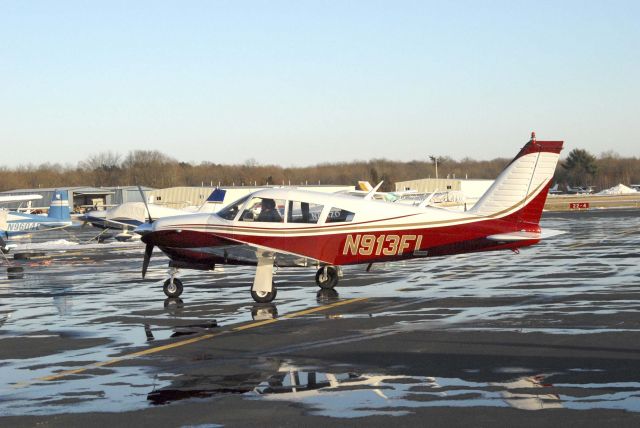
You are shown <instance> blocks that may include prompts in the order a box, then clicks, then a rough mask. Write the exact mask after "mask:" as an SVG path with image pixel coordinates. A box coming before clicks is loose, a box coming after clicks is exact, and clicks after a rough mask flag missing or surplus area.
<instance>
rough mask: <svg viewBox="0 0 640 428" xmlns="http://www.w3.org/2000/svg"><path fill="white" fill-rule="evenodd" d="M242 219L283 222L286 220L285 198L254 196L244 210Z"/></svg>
mask: <svg viewBox="0 0 640 428" xmlns="http://www.w3.org/2000/svg"><path fill="white" fill-rule="evenodd" d="M240 221H257V222H266V223H282V222H284V200H283V199H271V198H252V199H251V201H249V203H248V204H247V207H246V208H245V209H244V211H243V212H242V215H241V216H240Z"/></svg>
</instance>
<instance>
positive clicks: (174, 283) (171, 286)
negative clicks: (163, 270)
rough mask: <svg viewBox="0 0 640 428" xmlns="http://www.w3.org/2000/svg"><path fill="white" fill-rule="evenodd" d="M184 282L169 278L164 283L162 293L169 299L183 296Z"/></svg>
mask: <svg viewBox="0 0 640 428" xmlns="http://www.w3.org/2000/svg"><path fill="white" fill-rule="evenodd" d="M182 289H183V287H182V281H180V280H179V279H178V278H169V279H167V280H166V281H165V282H164V285H163V287H162V291H164V294H166V295H167V297H173V298H175V297H179V296H180V295H181V294H182Z"/></svg>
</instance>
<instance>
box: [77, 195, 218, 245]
mask: <svg viewBox="0 0 640 428" xmlns="http://www.w3.org/2000/svg"><path fill="white" fill-rule="evenodd" d="M225 194H226V190H224V189H215V190H214V191H213V192H212V193H211V194H210V195H209V197H208V198H207V200H206V201H205V202H204V204H202V205H201V206H200V207H197V209H194V210H191V209H188V208H186V209H177V208H170V207H165V206H164V205H156V204H150V203H149V204H148V203H146V202H125V203H124V204H121V205H118V206H116V207H113V208H109V209H108V210H104V211H89V212H87V213H85V214H84V215H82V216H80V217H79V220H81V221H83V222H84V223H90V224H91V225H92V226H94V227H97V228H99V229H116V230H124V231H125V234H126V232H127V231H128V230H133V229H135V228H136V227H138V226H140V225H142V224H144V223H147V222H149V219H150V218H151V219H159V218H164V217H172V216H178V215H185V214H192V213H194V212H211V211H213V207H216V206H217V205H219V204H221V203H222V202H223V201H224V197H225ZM143 197H144V195H143ZM210 207H211V210H210ZM128 236H130V235H128Z"/></svg>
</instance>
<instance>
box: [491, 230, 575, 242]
mask: <svg viewBox="0 0 640 428" xmlns="http://www.w3.org/2000/svg"><path fill="white" fill-rule="evenodd" d="M563 233H566V232H564V231H562V230H553V229H544V230H542V231H541V232H540V233H538V232H522V231H521V232H509V233H499V234H497V235H489V236H487V239H488V240H490V241H502V242H505V241H506V242H513V241H538V240H540V239H546V238H551V237H552V236H557V235H562V234H563Z"/></svg>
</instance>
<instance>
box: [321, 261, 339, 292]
mask: <svg viewBox="0 0 640 428" xmlns="http://www.w3.org/2000/svg"><path fill="white" fill-rule="evenodd" d="M326 269H327V277H326V278H325V280H324V281H323V280H322V276H323V273H324V270H325V268H324V267H321V268H320V269H318V272H316V284H318V287H320V288H322V289H323V290H331V289H332V288H334V287H335V286H336V285H338V269H336V268H335V267H334V266H326Z"/></svg>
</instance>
